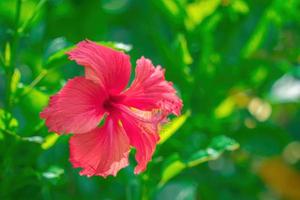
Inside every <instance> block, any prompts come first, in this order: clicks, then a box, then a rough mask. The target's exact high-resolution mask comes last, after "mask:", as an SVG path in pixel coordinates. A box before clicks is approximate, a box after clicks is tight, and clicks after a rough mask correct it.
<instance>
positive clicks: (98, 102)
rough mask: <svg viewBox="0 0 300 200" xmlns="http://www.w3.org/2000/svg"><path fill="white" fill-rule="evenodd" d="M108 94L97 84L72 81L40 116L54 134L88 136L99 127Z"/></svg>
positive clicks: (85, 81)
mask: <svg viewBox="0 0 300 200" xmlns="http://www.w3.org/2000/svg"><path fill="white" fill-rule="evenodd" d="M105 98H106V94H105V93H104V92H103V89H101V87H100V86H99V85H97V84H95V83H94V82H93V81H90V80H88V79H85V78H83V77H77V78H74V79H71V80H69V81H68V82H67V83H66V85H65V86H64V87H63V88H62V90H61V91H59V93H58V94H56V95H54V96H52V97H51V98H50V102H49V106H48V107H47V108H45V109H44V111H43V112H41V113H40V116H41V118H43V119H45V120H46V125H47V126H48V127H49V130H50V131H53V132H58V133H70V132H73V133H84V132H88V131H90V130H92V129H94V128H95V127H97V125H98V124H99V122H100V120H101V118H102V116H103V114H104V112H105V111H104V109H103V108H102V107H101V106H102V104H103V101H104V99H105Z"/></svg>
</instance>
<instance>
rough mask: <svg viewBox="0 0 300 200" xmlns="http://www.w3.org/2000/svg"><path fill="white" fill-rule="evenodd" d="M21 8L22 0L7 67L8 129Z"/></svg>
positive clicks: (6, 100)
mask: <svg viewBox="0 0 300 200" xmlns="http://www.w3.org/2000/svg"><path fill="white" fill-rule="evenodd" d="M21 6H22V0H17V1H16V13H15V15H16V16H15V25H14V34H13V37H12V39H11V60H10V64H9V66H6V69H7V70H6V89H5V94H6V96H5V108H6V111H7V113H8V114H7V115H6V116H5V125H6V128H7V129H8V128H9V123H10V121H11V117H9V116H11V115H9V113H11V111H12V107H13V105H12V99H11V95H12V94H11V93H12V91H11V82H12V76H13V73H14V70H15V67H16V55H17V49H18V41H19V34H18V26H19V21H20V15H21Z"/></svg>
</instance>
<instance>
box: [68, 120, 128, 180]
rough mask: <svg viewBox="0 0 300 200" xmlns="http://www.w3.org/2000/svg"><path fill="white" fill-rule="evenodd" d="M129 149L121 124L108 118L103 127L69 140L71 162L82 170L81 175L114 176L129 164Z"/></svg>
mask: <svg viewBox="0 0 300 200" xmlns="http://www.w3.org/2000/svg"><path fill="white" fill-rule="evenodd" d="M129 150H130V146H129V141H128V137H127V136H126V134H125V132H124V129H123V127H122V125H121V124H120V123H119V122H118V121H117V120H113V119H112V118H110V117H108V118H107V120H106V122H105V125H104V126H103V127H102V128H96V129H94V130H92V131H91V132H89V133H84V134H76V135H73V136H72V137H71V139H70V161H71V163H72V164H73V167H75V168H77V167H80V168H83V169H82V171H81V172H80V175H86V176H88V177H90V176H94V175H96V176H103V177H106V176H108V175H113V176H116V174H117V173H118V171H119V170H120V169H122V168H124V167H126V166H127V165H128V153H129Z"/></svg>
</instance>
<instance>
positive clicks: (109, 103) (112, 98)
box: [103, 95, 124, 111]
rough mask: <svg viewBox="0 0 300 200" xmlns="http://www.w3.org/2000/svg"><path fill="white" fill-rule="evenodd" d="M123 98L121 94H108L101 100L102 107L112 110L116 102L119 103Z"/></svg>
mask: <svg viewBox="0 0 300 200" xmlns="http://www.w3.org/2000/svg"><path fill="white" fill-rule="evenodd" d="M123 99H124V96H122V95H109V97H108V98H107V99H106V100H105V101H104V102H103V107H104V108H105V109H106V110H107V111H112V110H113V109H114V108H115V105H116V104H119V103H120V102H121V101H122V100H123Z"/></svg>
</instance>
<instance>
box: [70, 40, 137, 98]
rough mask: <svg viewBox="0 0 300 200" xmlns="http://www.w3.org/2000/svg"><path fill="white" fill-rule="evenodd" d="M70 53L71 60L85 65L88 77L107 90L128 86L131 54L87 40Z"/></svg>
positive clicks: (114, 91) (111, 90) (118, 90)
mask: <svg viewBox="0 0 300 200" xmlns="http://www.w3.org/2000/svg"><path fill="white" fill-rule="evenodd" d="M68 55H69V58H70V59H71V60H75V61H76V62H77V63H78V64H79V65H83V66H84V67H85V76H86V78H88V79H90V80H93V81H94V82H96V83H98V84H100V85H101V86H102V87H103V88H105V89H107V91H110V92H111V93H119V92H121V91H122V90H123V89H124V88H125V87H126V86H127V84H128V81H129V79H130V72H131V64H130V58H129V56H128V55H126V54H124V53H123V52H120V51H116V50H113V49H111V48H108V47H105V46H102V45H99V44H97V43H95V42H91V41H89V40H86V41H82V42H80V43H78V45H77V47H76V48H75V49H73V50H71V51H70V52H68Z"/></svg>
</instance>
